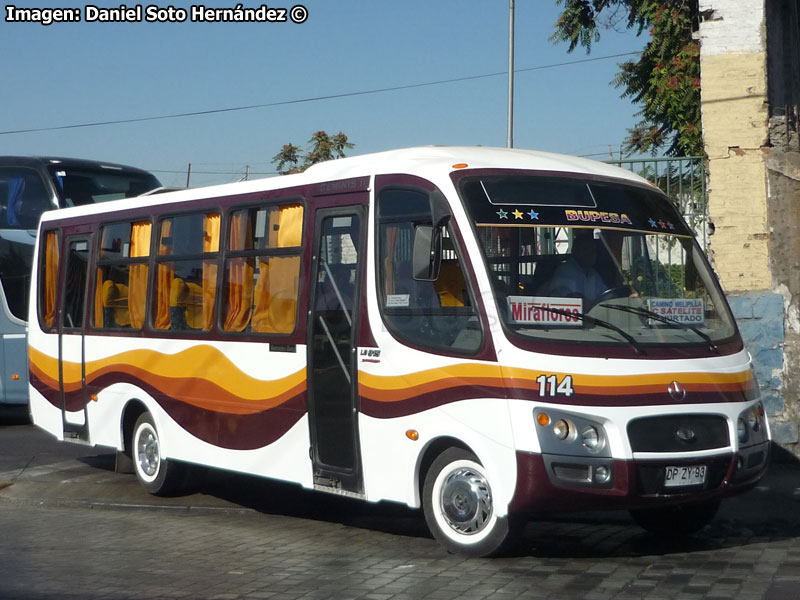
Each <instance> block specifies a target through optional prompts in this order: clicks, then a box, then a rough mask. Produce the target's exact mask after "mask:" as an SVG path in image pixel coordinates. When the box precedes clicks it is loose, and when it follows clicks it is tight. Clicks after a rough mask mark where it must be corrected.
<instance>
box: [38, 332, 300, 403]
mask: <svg viewBox="0 0 800 600" xmlns="http://www.w3.org/2000/svg"><path fill="white" fill-rule="evenodd" d="M29 362H30V368H31V371H32V372H33V373H34V374H35V375H36V376H37V377H38V378H39V379H40V380H41V381H42V382H43V383H45V384H47V385H49V386H51V387H53V388H54V389H58V387H59V384H58V360H57V359H54V358H52V357H50V356H48V355H46V354H44V353H42V352H40V351H38V350H36V349H34V348H30V347H29ZM120 372H121V373H124V374H127V375H129V376H131V377H133V378H134V379H138V380H140V381H143V382H146V383H148V384H149V385H152V386H153V387H155V388H157V389H158V390H159V391H161V392H163V393H165V394H167V395H169V396H171V397H173V398H176V399H179V400H182V401H184V402H187V403H189V404H192V405H194V406H201V407H203V408H208V409H210V410H216V411H224V412H229V413H233V414H250V413H254V412H260V411H263V410H267V409H269V408H274V407H275V406H278V405H280V404H282V403H284V402H286V401H287V400H289V399H290V398H293V397H295V396H297V395H298V394H299V393H302V392H303V391H305V389H306V378H305V369H300V370H299V371H297V372H295V373H292V374H291V375H288V376H286V377H282V378H280V379H276V380H261V379H256V378H254V377H250V376H249V375H247V374H246V373H244V372H243V371H242V370H241V369H239V368H238V367H236V366H235V365H234V364H233V363H232V362H231V361H230V360H229V359H228V358H227V357H226V356H225V355H224V354H222V353H221V352H219V351H218V350H216V349H213V348H210V347H209V346H203V347H199V348H197V347H193V348H189V349H187V350H185V351H183V352H179V353H177V354H174V355H173V354H163V353H160V352H156V351H151V350H132V351H127V352H122V353H120V354H117V355H114V356H112V357H108V358H104V359H101V360H97V361H92V362H89V363H87V364H86V381H87V384H91V383H92V382H94V381H96V380H97V379H98V378H100V377H103V376H104V375H108V374H111V373H120ZM63 373H64V391H65V392H71V391H76V390H79V389H80V388H81V368H80V363H71V362H67V361H64V363H63Z"/></svg>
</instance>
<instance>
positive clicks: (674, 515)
mask: <svg viewBox="0 0 800 600" xmlns="http://www.w3.org/2000/svg"><path fill="white" fill-rule="evenodd" d="M718 509H719V500H712V501H710V502H703V503H701V504H682V505H679V506H663V507H660V508H645V509H639V510H632V511H631V516H632V517H633V520H634V521H636V524H637V525H639V527H641V528H642V529H645V530H646V531H649V532H650V533H654V534H656V535H659V536H662V537H669V538H676V537H683V536H687V535H691V534H693V533H696V532H698V531H700V530H701V529H702V528H703V527H705V526H706V525H708V524H709V523H710V522H711V521H712V520H713V519H714V516H715V515H716V514H717V510H718Z"/></svg>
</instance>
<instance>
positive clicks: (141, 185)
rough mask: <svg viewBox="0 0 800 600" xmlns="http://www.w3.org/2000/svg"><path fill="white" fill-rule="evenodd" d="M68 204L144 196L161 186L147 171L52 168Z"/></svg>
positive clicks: (55, 166) (59, 188)
mask: <svg viewBox="0 0 800 600" xmlns="http://www.w3.org/2000/svg"><path fill="white" fill-rule="evenodd" d="M49 169H50V174H51V176H52V178H53V180H54V182H55V184H56V186H57V188H58V190H59V192H60V194H61V196H62V202H63V204H64V206H81V205H83V204H94V203H96V202H108V201H109V200H119V199H121V198H132V197H133V196H140V195H142V194H144V193H145V192H148V191H150V190H153V189H156V188H158V187H160V186H161V184H160V183H159V181H158V179H156V178H155V176H153V175H151V174H150V173H147V172H145V171H133V170H126V169H122V168H119V169H116V168H113V169H112V168H107V169H102V168H101V169H97V168H88V167H80V166H75V165H70V164H56V165H51V166H50V167H49Z"/></svg>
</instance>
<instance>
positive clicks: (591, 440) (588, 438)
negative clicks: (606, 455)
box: [581, 425, 603, 452]
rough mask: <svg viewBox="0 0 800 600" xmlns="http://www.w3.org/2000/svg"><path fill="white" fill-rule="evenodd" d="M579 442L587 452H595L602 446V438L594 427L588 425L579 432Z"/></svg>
mask: <svg viewBox="0 0 800 600" xmlns="http://www.w3.org/2000/svg"><path fill="white" fill-rule="evenodd" d="M581 442H582V443H583V445H584V447H586V449H587V450H589V452H597V451H598V450H599V449H600V447H601V446H602V445H603V438H601V437H600V432H599V431H597V428H596V427H593V426H592V425H588V426H587V427H584V428H583V431H581Z"/></svg>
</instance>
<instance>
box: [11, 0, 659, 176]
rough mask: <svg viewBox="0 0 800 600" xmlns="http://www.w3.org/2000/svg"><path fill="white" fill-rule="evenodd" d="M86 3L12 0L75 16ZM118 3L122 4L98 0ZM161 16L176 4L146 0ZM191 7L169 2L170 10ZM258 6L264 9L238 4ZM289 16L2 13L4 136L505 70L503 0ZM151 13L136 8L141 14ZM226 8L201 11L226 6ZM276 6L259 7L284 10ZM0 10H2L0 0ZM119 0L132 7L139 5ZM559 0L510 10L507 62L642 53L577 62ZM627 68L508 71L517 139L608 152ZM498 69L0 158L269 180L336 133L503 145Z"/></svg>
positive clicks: (315, 0)
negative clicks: (286, 147)
mask: <svg viewBox="0 0 800 600" xmlns="http://www.w3.org/2000/svg"><path fill="white" fill-rule="evenodd" d="M88 3H90V2H74V1H71V0H63V1H62V2H58V1H56V2H45V0H41V1H40V2H38V3H37V2H22V1H18V2H16V3H15V4H16V6H18V7H26V8H45V7H79V8H81V9H83V8H84V7H85V5H86V4H88ZM94 4H95V5H100V6H107V7H118V6H119V5H120V4H121V2H95V3H94ZM152 4H157V5H159V6H161V7H166V6H169V4H170V2H168V1H163V2H160V3H159V2H153V3H152ZM191 4H199V2H195V3H183V2H172V5H173V6H176V7H189V6H190V5H191ZM243 4H244V6H245V7H257V6H260V5H261V1H260V0H257V1H248V0H245V1H244V2H243ZM303 4H304V6H305V7H306V8H307V9H308V20H307V21H306V22H305V23H303V24H294V23H291V22H288V23H263V24H261V23H259V24H239V23H213V24H209V23H192V22H189V21H188V20H187V22H185V23H145V22H140V23H121V24H120V23H85V22H82V23H61V24H53V25H50V26H48V27H44V26H42V25H38V24H21V23H8V22H5V16H6V15H5V12H4V13H3V15H2V17H3V18H2V20H0V57H2V58H0V63H2V69H0V72H2V77H3V84H2V89H3V94H2V97H3V99H2V101H1V102H0V106H1V107H2V110H0V132H7V131H14V130H19V129H35V128H47V127H59V126H64V125H74V124H81V123H92V122H98V121H113V120H121V119H134V118H140V117H153V116H161V115H169V114H175V113H186V112H194V111H206V110H215V109H223V108H232V107H241V106H249V105H254V104H269V103H278V102H285V101H293V100H300V99H306V98H315V97H319V96H330V95H339V94H348V93H352V92H362V91H368V90H375V89H380V88H388V87H396V86H406V85H414V84H420V83H428V82H435V81H441V80H448V79H456V78H467V77H473V76H477V75H486V74H492V73H505V71H506V70H507V61H508V45H507V44H508V41H507V39H508V2H507V0H459V1H456V0H405V1H403V2H399V1H390V0H338V1H333V0H305V1H304V2H303ZM147 5H148V3H145V5H144V6H147ZM235 5H236V2H234V1H232V0H208V1H207V2H206V3H205V6H207V7H213V8H232V7H234V6H235ZM293 5H294V3H292V2H283V3H281V0H276V3H274V4H273V3H269V6H270V7H276V8H280V7H284V8H291V7H292V6H293ZM4 6H5V5H4ZM127 6H128V7H132V6H135V4H134V3H133V2H128V3H127ZM558 13H559V10H558V7H557V6H556V3H555V0H517V2H516V69H517V70H518V71H519V70H523V69H532V68H534V67H542V66H547V65H554V64H559V63H565V62H572V61H577V60H582V59H586V58H597V57H602V56H609V55H614V54H620V53H625V52H633V51H638V50H641V48H642V47H643V46H644V44H645V42H646V39H645V38H644V37H640V38H637V37H636V36H635V35H633V33H631V32H618V31H614V30H613V29H608V30H604V31H602V32H601V40H600V42H599V43H597V44H596V45H595V46H594V47H593V51H592V54H591V55H589V56H588V57H587V55H586V54H585V52H584V51H583V50H576V51H575V52H573V53H572V54H568V53H567V46H566V45H565V44H553V43H552V42H550V41H549V39H548V38H549V37H550V35H551V34H552V32H553V23H554V22H555V20H556V18H557V16H558ZM621 60H623V59H622V58H612V59H608V60H599V61H593V62H586V63H582V64H573V65H568V66H560V67H553V68H546V69H536V70H525V71H521V72H518V73H517V75H516V91H515V140H514V141H515V144H514V145H515V146H516V147H520V148H534V149H539V150H549V151H556V152H565V153H568V154H579V155H595V154H596V155H598V156H596V157H595V158H598V159H601V160H602V159H604V158H608V149H609V145H611V146H612V147H613V148H614V151H615V154H616V153H617V152H618V151H619V147H620V143H621V142H622V140H623V138H624V137H625V135H626V131H627V129H629V128H630V127H632V126H633V124H634V123H635V122H636V117H635V113H636V111H637V107H636V106H634V105H632V104H631V103H630V101H629V100H627V99H621V98H620V97H619V94H620V91H619V90H617V89H615V88H614V87H613V86H612V85H610V81H611V80H612V78H613V77H614V74H615V73H616V71H617V63H618V62H620V61H621ZM506 107H507V78H506V75H505V74H503V75H498V76H494V77H482V78H476V79H470V80H467V81H459V82H454V83H447V84H441V85H431V86H425V87H416V88H411V89H403V90H397V91H391V92H383V93H375V94H364V95H358V96H350V97H341V98H335V99H329V100H320V101H314V102H302V103H295V104H290V105H284V106H273V107H265V108H258V109H252V110H241V111H231V112H223V113H216V114H210V115H204V116H193V117H182V118H174V119H163V120H153V121H145V122H135V123H127V124H119V125H108V126H102V127H86V128H73V129H61V130H52V131H39V132H32V133H19V134H0V154H44V155H57V156H71V157H80V158H94V159H102V160H108V161H114V162H121V163H126V164H131V165H135V166H139V167H142V168H145V169H149V170H151V171H153V172H155V173H156V174H157V175H158V176H159V178H160V179H161V180H162V182H164V183H165V184H167V185H184V184H185V183H186V170H187V165H188V164H189V163H191V164H192V173H193V175H192V182H191V183H192V185H193V186H194V185H201V184H209V183H223V182H228V181H235V180H237V179H239V178H240V177H241V176H243V174H244V172H245V169H246V167H247V165H249V167H250V171H251V173H256V174H266V173H270V172H274V165H272V164H271V163H270V160H271V158H272V157H273V156H274V155H275V154H276V153H277V152H278V150H279V149H280V147H281V145H282V144H284V143H286V142H293V143H295V144H297V145H301V146H303V147H305V146H306V141H307V140H308V139H309V138H310V136H311V134H312V133H313V132H315V131H317V130H320V129H324V130H326V131H328V132H329V133H336V132H338V131H340V130H341V131H344V132H345V133H346V134H347V135H348V136H349V137H350V140H351V141H352V142H353V143H354V144H355V148H354V149H353V150H351V151H350V154H351V155H352V154H364V153H367V152H374V151H380V150H387V149H392V148H400V147H408V146H416V145H427V144H446V145H485V146H505V144H506V122H507V121H506V119H507V110H506Z"/></svg>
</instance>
